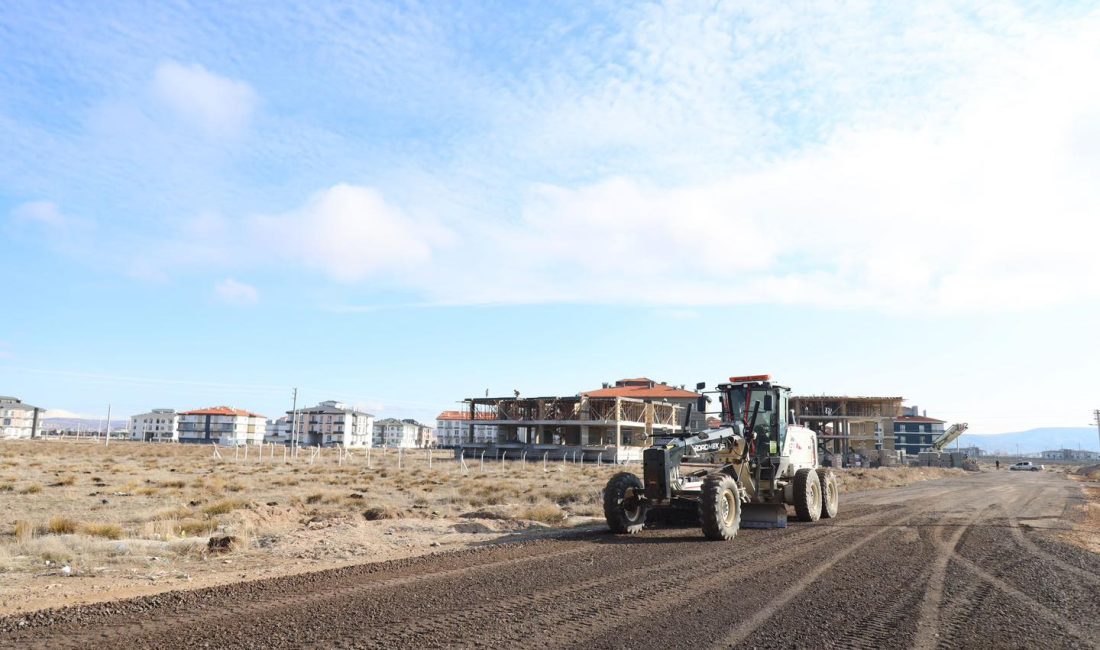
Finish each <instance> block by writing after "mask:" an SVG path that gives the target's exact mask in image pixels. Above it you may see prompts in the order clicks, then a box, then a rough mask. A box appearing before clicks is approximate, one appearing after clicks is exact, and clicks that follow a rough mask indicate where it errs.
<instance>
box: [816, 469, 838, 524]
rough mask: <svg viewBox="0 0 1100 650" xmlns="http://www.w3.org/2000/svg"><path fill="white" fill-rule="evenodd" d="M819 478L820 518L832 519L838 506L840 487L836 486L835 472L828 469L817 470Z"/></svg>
mask: <svg viewBox="0 0 1100 650" xmlns="http://www.w3.org/2000/svg"><path fill="white" fill-rule="evenodd" d="M818 475H819V476H820V478H821V518H822V519H832V518H833V517H835V516H836V512H837V510H838V509H839V508H840V489H839V488H838V487H837V483H836V474H833V473H832V472H831V471H829V470H825V471H821V472H818Z"/></svg>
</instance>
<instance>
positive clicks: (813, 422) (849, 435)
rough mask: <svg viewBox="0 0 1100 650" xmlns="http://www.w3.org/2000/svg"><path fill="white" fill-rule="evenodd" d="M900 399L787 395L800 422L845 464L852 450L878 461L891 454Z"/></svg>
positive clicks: (900, 407) (899, 414) (900, 411)
mask: <svg viewBox="0 0 1100 650" xmlns="http://www.w3.org/2000/svg"><path fill="white" fill-rule="evenodd" d="M904 399H905V398H903V397H848V396H836V395H804V396H795V397H791V408H792V409H793V410H794V413H795V417H796V418H797V419H798V422H799V423H800V424H804V425H806V426H808V427H810V428H811V429H813V430H814V431H816V432H817V437H818V439H819V440H821V441H822V446H823V447H824V449H825V451H826V452H827V453H828V454H832V455H838V456H840V457H841V458H842V459H845V464H847V463H846V459H847V458H848V457H849V455H850V454H852V453H858V454H861V455H862V456H864V457H871V456H874V455H878V456H879V458H880V460H881V459H882V458H887V457H892V456H893V455H894V420H895V419H897V418H898V417H900V416H901V414H902V406H901V404H902V402H903V401H904ZM875 452H880V453H879V454H875Z"/></svg>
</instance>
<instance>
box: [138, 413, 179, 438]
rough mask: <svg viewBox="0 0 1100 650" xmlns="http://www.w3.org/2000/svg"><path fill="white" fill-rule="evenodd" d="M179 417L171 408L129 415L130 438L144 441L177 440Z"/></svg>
mask: <svg viewBox="0 0 1100 650" xmlns="http://www.w3.org/2000/svg"><path fill="white" fill-rule="evenodd" d="M179 420H180V417H179V415H178V414H176V411H175V410H173V409H153V410H152V411H149V412H148V413H140V414H138V415H133V416H130V439H131V440H142V441H144V442H175V441H177V440H179Z"/></svg>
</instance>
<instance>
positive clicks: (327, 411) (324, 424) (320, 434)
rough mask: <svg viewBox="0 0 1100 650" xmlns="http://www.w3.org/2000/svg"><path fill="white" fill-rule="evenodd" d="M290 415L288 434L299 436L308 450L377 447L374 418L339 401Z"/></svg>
mask: <svg viewBox="0 0 1100 650" xmlns="http://www.w3.org/2000/svg"><path fill="white" fill-rule="evenodd" d="M287 415H288V416H290V418H291V419H290V431H289V432H288V435H290V436H296V437H297V440H298V444H299V445H301V446H308V447H317V446H320V447H349V448H350V447H370V446H371V445H372V444H373V440H372V436H373V434H374V416H373V415H371V414H370V413H365V412H363V411H358V410H356V409H353V408H349V407H348V406H347V405H346V404H343V403H341V402H336V401H328V402H321V403H320V404H318V405H317V406H314V407H311V408H306V409H298V411H297V416H295V412H294V411H287Z"/></svg>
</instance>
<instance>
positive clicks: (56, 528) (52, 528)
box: [43, 517, 79, 535]
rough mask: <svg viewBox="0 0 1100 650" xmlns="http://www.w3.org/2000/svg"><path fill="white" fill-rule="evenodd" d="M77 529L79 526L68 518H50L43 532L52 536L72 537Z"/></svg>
mask: <svg viewBox="0 0 1100 650" xmlns="http://www.w3.org/2000/svg"><path fill="white" fill-rule="evenodd" d="M78 527H79V524H78V523H77V522H75V521H73V520H72V519H69V518H68V517H51V518H50V520H49V522H47V523H46V526H45V527H44V528H43V530H44V532H47V533H52V534H54V535H72V534H73V533H75V532H76V529H77V528H78Z"/></svg>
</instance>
